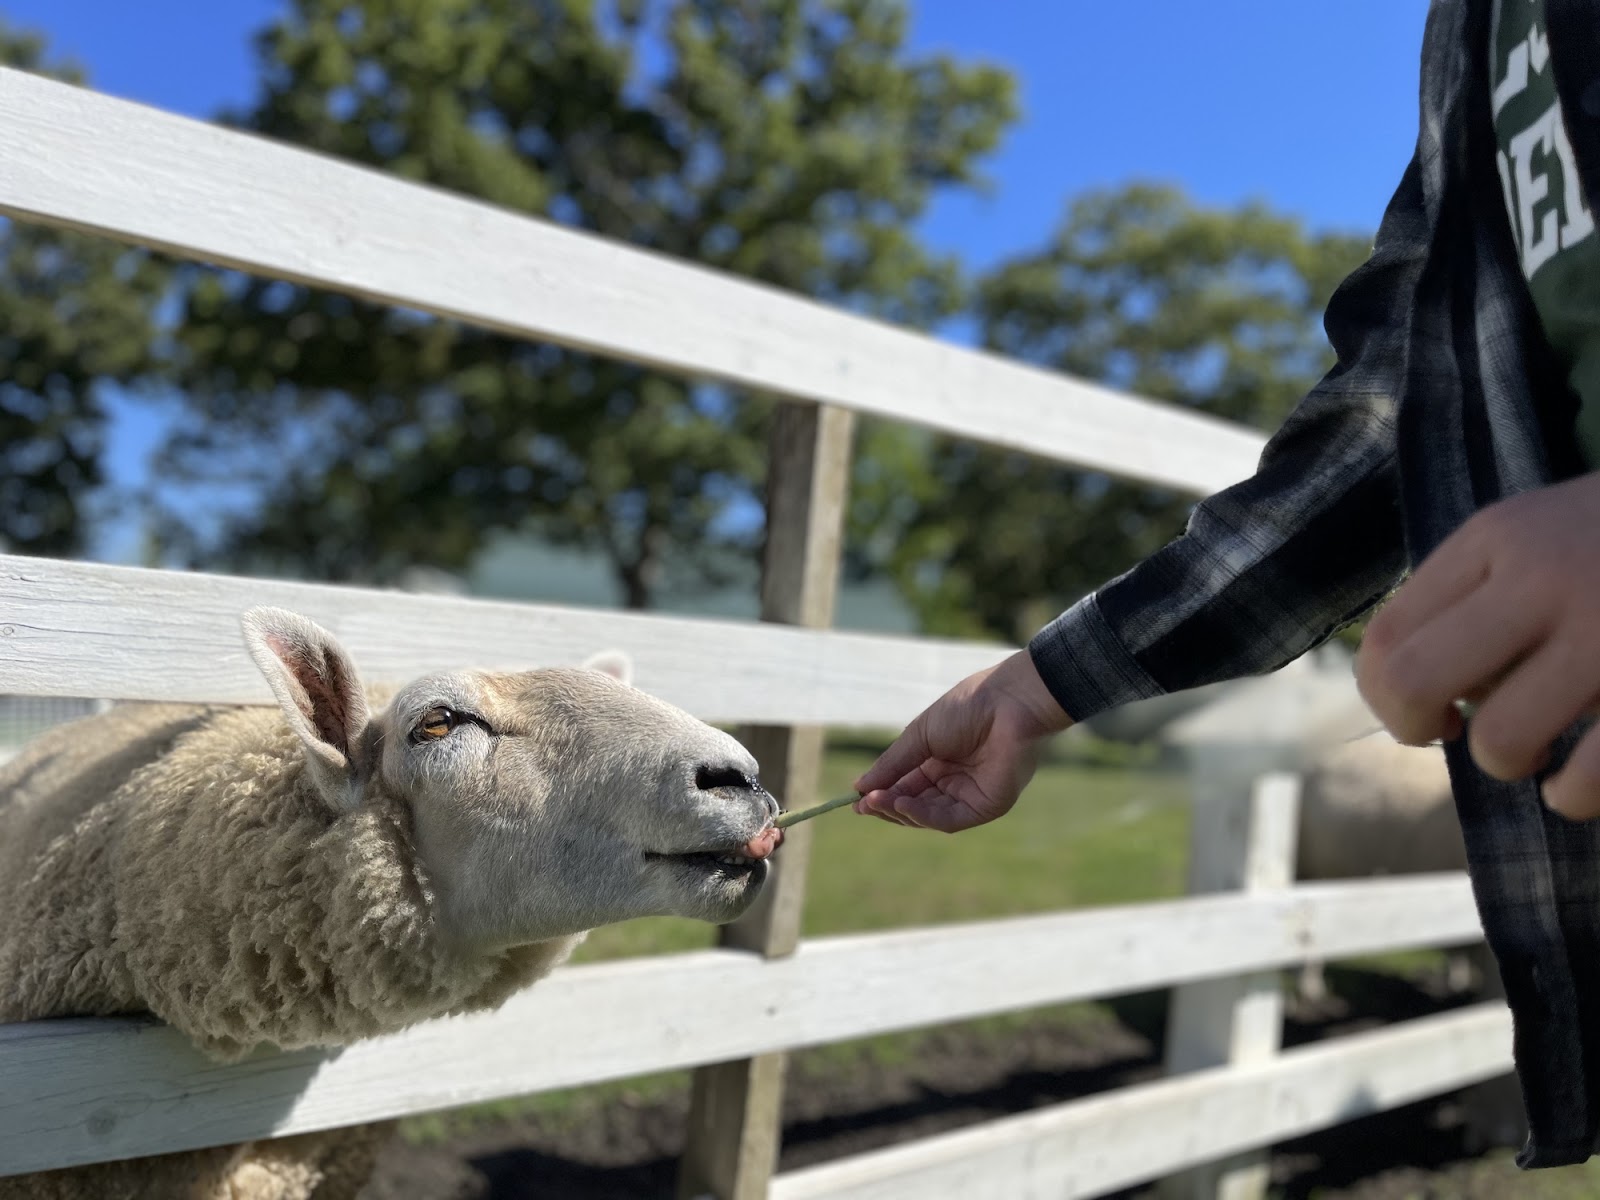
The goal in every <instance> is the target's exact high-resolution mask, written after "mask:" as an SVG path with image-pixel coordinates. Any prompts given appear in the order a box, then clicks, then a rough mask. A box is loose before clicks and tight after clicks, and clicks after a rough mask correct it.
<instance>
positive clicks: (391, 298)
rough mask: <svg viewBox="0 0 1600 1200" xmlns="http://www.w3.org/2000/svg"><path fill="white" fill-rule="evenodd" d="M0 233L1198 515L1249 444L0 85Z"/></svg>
mask: <svg viewBox="0 0 1600 1200" xmlns="http://www.w3.org/2000/svg"><path fill="white" fill-rule="evenodd" d="M0 213H4V214H5V215H8V216H12V217H16V218H19V219H22V220H28V221H38V222H44V223H48V224H53V225H58V226H63V227H66V228H70V229H77V230H83V231H87V232H92V233H99V234H104V235H107V236H111V237H116V238H120V239H123V240H126V241H130V242H135V243H139V244H142V245H148V246H153V247H156V248H158V249H162V250H166V251H169V252H171V253H173V254H177V255H179V256H181V257H184V258H191V259H198V260H201V261H205V262H212V263H217V264H221V265H224V266H230V267H236V268H238V269H240V270H243V271H248V272H251V273H253V274H258V275H266V276H272V277H276V278H281V279H288V280H292V281H295V282H301V283H308V284H315V285H318V286H322V287H327V288H331V289H333V290H335V291H340V292H345V293H349V294H352V295H357V296H362V297H365V298H367V299H371V300H375V301H384V302H389V303H393V304H400V305H404V306H407V307H410V308H416V309H421V310H423V311H426V312H431V313H435V314H438V315H440V316H445V317H453V318H458V319H460V320H463V321H467V322H470V323H472V324H474V325H480V326H484V327H486V328H490V329H497V330H501V331H504V332H507V333H512V334H518V335H522V336H526V337H529V338H535V339H539V340H543V341H549V342H554V343H557V344H560V345H564V346H571V347H575V348H578V349H583V350H592V351H595V352H597V353H601V354H606V355H611V356H613V357H617V358H624V359H628V360H630V361H633V362H637V363H642V364H646V365H651V366H656V367H661V368H664V369H667V370H671V371H676V372H681V373H684V374H688V375H693V376H703V377H706V378H710V379H716V380H721V381H724V382H727V383H731V384H736V385H740V386H746V387H751V388H757V389H760V390H763V391H767V392H774V393H777V394H779V395H783V396H788V397H791V398H794V399H801V400H812V401H818V402H821V403H827V404H837V405H841V406H843V407H845V408H851V409H855V410H857V411H860V412H864V413H873V414H875V415H878V416H883V417H891V418H893V419H895V420H899V421H906V422H910V423H912V424H916V425H922V426H926V427H928V428H931V429H937V430H941V431H943V432H946V433H952V434H957V435H959V436H963V437H970V438H976V439H978V440H981V441H986V442H991V443H995V444H998V445H1004V446H1010V447H1013V448H1016V449H1020V450H1025V451H1028V452H1030V453H1032V454H1037V455H1043V456H1045V457H1049V458H1054V459H1058V460H1060V461H1062V462H1067V463H1074V464H1077V465H1080V466H1084V467H1093V468H1097V469H1100V470H1104V471H1109V472H1111V473H1112V474H1116V475H1121V476H1127V477H1130V478H1134V479H1138V480H1142V481H1146V482H1150V483H1160V484H1166V485H1169V486H1172V487H1176V488H1179V489H1180V490H1184V491H1190V492H1194V493H1199V494H1204V493H1208V492H1211V491H1214V490H1216V489H1217V488H1220V487H1223V486H1226V485H1228V484H1230V483H1233V482H1235V481H1237V480H1239V479H1243V478H1244V477H1246V476H1247V475H1249V474H1251V473H1252V472H1253V471H1254V469H1255V462H1256V458H1257V456H1258V455H1259V453H1260V450H1261V446H1262V443H1263V438H1262V437H1261V435H1260V434H1258V433H1256V432H1254V431H1252V430H1247V429H1244V428H1242V427H1240V426H1237V425H1232V424H1229V423H1226V422H1223V421H1219V420H1215V419H1213V418H1210V417H1206V416H1202V415H1199V414H1196V413H1192V412H1186V411H1184V410H1182V409H1177V408H1174V407H1172V406H1169V405H1161V404H1156V403H1153V402H1150V401H1146V400H1140V399H1135V398H1133V397H1130V396H1126V395H1123V394H1121V393H1118V392H1115V391H1112V390H1111V389H1108V388H1104V387H1099V386H1096V385H1093V384H1089V383H1084V382H1081V381H1077V380H1073V379H1068V378H1066V377H1064V376H1060V375H1056V374H1052V373H1049V372H1045V371H1040V370H1036V369H1034V368H1031V367H1027V366H1023V365H1021V364H1019V363H1015V362H1011V361H1007V360H1005V359H1002V358H999V357H997V356H994V355H989V354H982V353H978V352H975V351H971V350H966V349H962V348H959V347H956V346H952V345H949V344H946V343H942V342H939V341H936V340H934V339H932V338H928V337H924V336H921V335H918V334H914V333H911V332H908V331H906V330H902V329H898V328H895V327H894V326H891V325H887V324H884V323H882V322H878V321H872V320H868V319H866V318H862V317H857V316H852V315H849V314H846V313H843V312H840V311H838V310H836V309H832V308H829V307H827V306H825V305H822V304H817V303H815V302H812V301H809V300H805V299H801V298H799V297H797V296H795V295H792V294H789V293H785V292H782V291H779V290H777V289H774V288H769V287H765V286H761V285H758V284H754V283H750V282H747V281H744V280H740V279H738V278H736V277H734V276H730V275H723V274H719V273H717V272H714V271H710V270H706V269H704V268H701V267H696V266H692V265H689V264H686V263H682V262H677V261H674V260H672V259H668V258H665V257H663V256H660V255H655V254H650V253H646V252H643V251H639V250H633V249H630V248H628V247H626V246H622V245H618V244H616V243H613V242H608V241H606V240H603V239H601V238H597V237H593V236H590V235H586V234H582V233H576V232H573V231H572V230H570V229H563V228H561V227H559V226H557V225H554V224H552V223H550V222H546V221H539V220H535V219H533V218H530V217H524V216H519V215H516V214H513V213H510V212H507V211H505V210H502V209H498V208H494V207H492V206H490V205H487V204H484V203H481V202H478V201H474V200H468V199H465V198H462V197H459V196H453V195H450V194H448V193H445V192H442V191H439V190H436V189H433V188H428V187H423V186H420V185H417V184H414V183H408V182H406V181H404V180H400V179H397V178H394V177H392V176H388V175H384V174H382V173H380V172H377V171H374V170H370V169H367V168H364V167H357V166H353V165H350V164H346V163H342V162H339V161H337V160H335V159H332V158H328V157H325V156H322V155H317V154H313V153H309V152H307V151H303V150H297V149H294V148H292V147H289V146H286V145H282V144H278V143H274V142H270V141H267V140H265V139H262V138H258V137H252V136H249V135H247V134H242V133H238V132H234V131H230V130H225V129H220V128H218V127H216V126H213V125H208V124H205V123H203V122H200V121H194V120H189V119H187V118H184V117H178V116H174V115H171V114H169V113H163V112H160V111H157V110H155V109H151V108H146V107H144V106H142V105H138V104H131V103H128V102H127V101H123V100H115V99H112V98H110V97H108V96H102V95H98V94H96V93H94V92H91V91H88V90H85V89H81V88H75V87H72V86H69V85H67V84H63V83H57V82H55V81H53V80H46V79H41V78H38V77H37V76H33V75H28V74H26V73H23V72H20V71H15V70H9V69H6V70H0Z"/></svg>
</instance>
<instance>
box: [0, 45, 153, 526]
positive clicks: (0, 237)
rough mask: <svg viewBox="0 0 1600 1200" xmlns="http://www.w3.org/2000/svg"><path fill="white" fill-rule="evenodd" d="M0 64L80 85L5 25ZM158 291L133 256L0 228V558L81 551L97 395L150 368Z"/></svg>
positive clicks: (101, 244)
mask: <svg viewBox="0 0 1600 1200" xmlns="http://www.w3.org/2000/svg"><path fill="white" fill-rule="evenodd" d="M0 65H5V66H8V67H18V68H21V69H22V70H26V71H33V72H35V73H38V74H45V75H54V76H55V77H57V78H63V79H67V80H69V81H72V82H77V81H78V78H79V77H78V74H77V72H75V71H73V70H71V69H69V68H66V67H63V66H61V65H59V64H54V63H50V62H48V61H47V60H46V56H45V52H44V47H43V43H42V42H41V41H40V40H39V39H38V38H36V37H31V36H28V35H24V34H18V33H15V32H12V31H10V30H8V29H6V28H5V27H4V25H0ZM161 281H162V274H161V272H160V270H158V269H157V267H156V266H155V265H154V264H153V263H152V262H151V261H150V259H149V258H148V257H147V256H146V255H143V254H141V253H138V252H136V251H131V250H127V249H125V248H123V247H120V246H117V245H115V244H113V243H111V242H106V241H100V240H96V239H91V238H85V237H78V236H74V235H71V234H66V233H61V232H58V231H56V230H53V229H46V228H42V227H40V226H37V225H18V224H12V223H11V222H6V221H0V547H3V548H9V549H13V550H17V551H19V552H22V553H27V554H54V555H62V554H74V553H77V552H79V551H81V550H82V548H83V544H84V539H85V536H86V535H87V533H88V528H89V521H88V517H87V515H86V506H87V504H88V502H89V500H90V496H91V494H92V493H93V492H94V490H95V489H96V488H97V487H98V486H99V485H100V483H101V481H102V469H101V468H102V464H101V453H102V449H103V446H102V443H103V435H104V429H105V423H106V412H105V407H104V405H103V403H102V398H101V394H100V389H101V387H102V386H103V385H104V383H105V382H106V381H107V380H120V381H123V382H131V381H133V380H135V379H137V378H138V377H140V376H142V375H144V374H145V373H146V372H147V371H148V370H149V369H150V366H151V358H150V354H151V348H152V347H153V345H154V344H155V340H156V339H155V327H154V322H153V313H154V311H155V303H156V301H157V299H158V298H159V295H160V289H161Z"/></svg>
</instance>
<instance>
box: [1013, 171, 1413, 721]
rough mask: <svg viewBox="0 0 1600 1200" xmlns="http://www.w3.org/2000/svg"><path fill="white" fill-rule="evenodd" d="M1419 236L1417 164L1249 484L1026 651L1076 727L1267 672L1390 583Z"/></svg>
mask: <svg viewBox="0 0 1600 1200" xmlns="http://www.w3.org/2000/svg"><path fill="white" fill-rule="evenodd" d="M1429 229H1430V222H1429V220H1428V218H1427V214H1426V211H1425V206H1424V202H1423V195H1422V184H1421V172H1420V170H1419V168H1418V164H1417V162H1416V161H1415V160H1413V162H1412V164H1411V166H1410V167H1409V168H1408V169H1407V170H1406V173H1405V175H1404V177H1403V178H1402V179H1401V182H1400V186H1399V188H1398V189H1397V190H1396V192H1395V195H1394V198H1393V200H1391V201H1390V204H1389V207H1388V209H1387V211H1386V212H1385V214H1384V219H1383V223H1382V225H1381V226H1380V228H1379V232H1378V238H1377V241H1376V244H1375V246H1374V248H1373V252H1372V255H1371V256H1370V257H1369V258H1368V260H1367V261H1366V263H1364V264H1363V265H1362V266H1361V267H1360V268H1358V269H1357V270H1356V271H1355V272H1353V273H1352V274H1351V275H1350V276H1349V278H1347V279H1346V280H1345V281H1344V282H1343V283H1342V284H1341V285H1340V287H1339V289H1338V290H1337V292H1335V294H1334V296H1333V299H1332V300H1331V301H1330V303H1329V306H1328V310H1327V315H1326V318H1325V325H1326V328H1327V332H1328V337H1329V340H1330V341H1331V342H1332V344H1333V347H1334V350H1335V353H1336V355H1337V362H1336V365H1335V366H1334V367H1333V369H1332V370H1331V371H1330V372H1329V373H1328V374H1327V375H1326V376H1325V377H1324V378H1323V379H1322V381H1321V382H1320V383H1319V384H1318V385H1317V386H1316V387H1315V388H1314V389H1313V390H1312V391H1311V392H1310V393H1309V394H1308V395H1307V396H1306V397H1305V399H1303V400H1302V401H1301V402H1300V404H1299V405H1298V406H1297V407H1296V408H1295V410H1294V412H1293V413H1291V414H1290V416H1289V419H1288V420H1287V421H1286V422H1285V423H1284V425H1283V427H1282V428H1281V429H1279V430H1278V432H1277V433H1276V434H1275V435H1274V436H1273V437H1272V438H1271V439H1270V441H1269V442H1268V443H1267V446H1266V448H1265V450H1264V451H1263V452H1262V455H1261V459H1260V462H1259V465H1258V467H1257V469H1256V472H1255V474H1254V475H1252V476H1251V477H1250V478H1248V479H1246V480H1244V481H1242V482H1240V483H1238V484H1235V485H1234V486H1232V487H1230V488H1227V489H1225V490H1223V491H1221V492H1218V493H1216V494H1215V495H1213V496H1211V497H1209V498H1207V499H1206V500H1203V501H1201V502H1200V504H1199V505H1197V506H1196V508H1195V509H1194V512H1193V514H1192V515H1191V517H1190V520H1189V522H1188V527H1187V528H1186V530H1185V531H1184V533H1183V534H1182V535H1181V536H1180V537H1178V538H1176V539H1175V540H1174V541H1172V542H1170V543H1168V544H1167V545H1166V546H1164V547H1163V548H1162V549H1160V550H1158V551H1157V552H1156V553H1155V554H1153V555H1151V556H1150V557H1149V558H1147V559H1145V560H1144V561H1143V562H1141V563H1140V564H1139V565H1137V566H1136V567H1134V568H1133V569H1132V570H1130V571H1128V572H1127V573H1126V574H1124V575H1121V576H1119V577H1118V578H1116V579H1114V580H1112V581H1111V582H1110V583H1107V584H1106V585H1104V586H1103V587H1101V588H1100V589H1099V590H1098V591H1096V592H1094V593H1093V594H1092V595H1089V596H1087V597H1085V598H1084V599H1082V600H1080V601H1079V602H1078V603H1077V604H1075V605H1073V606H1072V607H1071V608H1069V609H1068V610H1067V611H1066V612H1065V613H1063V614H1061V616H1059V617H1057V618H1056V619H1055V620H1054V621H1052V622H1051V623H1050V624H1048V625H1046V626H1045V627H1044V628H1043V629H1041V630H1040V631H1039V632H1038V633H1037V634H1036V635H1035V636H1034V637H1033V639H1032V640H1031V641H1030V643H1029V647H1028V648H1029V652H1030V654H1031V656H1032V658H1033V662H1034V665H1035V666H1036V667H1037V668H1038V670H1039V674H1040V675H1041V677H1042V678H1043V679H1044V682H1045V684H1046V685H1047V686H1048V687H1049V688H1050V691H1051V693H1052V694H1053V695H1054V696H1055V698H1056V700H1057V701H1058V702H1059V703H1060V704H1061V706H1062V708H1063V709H1065V711H1066V712H1067V713H1068V715H1070V716H1071V717H1072V718H1073V719H1074V720H1077V721H1082V720H1086V719H1088V718H1089V717H1092V716H1094V715H1095V714H1097V713H1100V712H1103V711H1105V710H1106V709H1109V708H1114V707H1116V706H1118V705H1120V704H1124V703H1127V702H1129V701H1132V700H1140V699H1145V698H1147V697H1150V696H1156V695H1161V694H1163V693H1165V692H1173V691H1180V690H1183V689H1185V688H1191V687H1198V686H1200V685H1201V684H1206V683H1214V682H1217V681H1219V680H1223V679H1234V678H1238V677H1241V676H1244V675H1253V674H1261V673H1264V672H1267V671H1272V670H1276V669H1277V668H1278V667H1281V666H1283V665H1284V664H1285V663H1287V662H1289V661H1291V660H1292V659H1294V658H1296V657H1298V656H1299V655H1301V654H1303V653H1305V651H1307V650H1309V649H1310V648H1311V647H1313V646H1314V645H1316V644H1317V643H1318V642H1320V641H1322V640H1324V639H1325V638H1327V637H1328V636H1329V635H1331V634H1332V633H1334V632H1335V631H1337V630H1338V629H1339V628H1340V627H1341V626H1343V625H1345V624H1348V623H1349V622H1350V621H1352V620H1354V619H1356V618H1357V617H1359V616H1360V615H1361V614H1362V613H1363V612H1364V611H1366V610H1367V609H1368V608H1370V607H1371V606H1372V605H1373V604H1374V603H1376V602H1377V601H1378V600H1379V599H1381V598H1382V597H1383V596H1384V595H1385V594H1386V593H1387V592H1388V591H1389V590H1391V589H1392V588H1393V587H1394V586H1395V585H1396V583H1397V582H1398V581H1399V579H1400V578H1401V576H1402V575H1403V574H1404V571H1405V568H1406V551H1405V535H1404V529H1403V524H1402V517H1401V510H1400V481H1399V470H1398V465H1397V460H1396V436H1395V426H1396V422H1395V414H1396V408H1397V400H1398V395H1399V392H1400V390H1401V386H1402V381H1403V378H1404V373H1405V370H1406V365H1407V350H1408V345H1409V336H1408V335H1409V330H1410V323H1411V314H1412V310H1413V307H1414V297H1415V294H1416V290H1417V284H1418V282H1419V280H1420V279H1421V277H1422V274H1423V272H1424V270H1425V267H1426V263H1427V258H1428V249H1429V247H1430V245H1431V243H1432V238H1431V237H1430V236H1429V232H1428V231H1429Z"/></svg>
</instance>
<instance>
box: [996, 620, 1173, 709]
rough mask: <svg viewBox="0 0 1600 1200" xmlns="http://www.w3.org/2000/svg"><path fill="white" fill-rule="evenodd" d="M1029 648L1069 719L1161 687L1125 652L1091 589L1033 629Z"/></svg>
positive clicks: (1145, 697)
mask: <svg viewBox="0 0 1600 1200" xmlns="http://www.w3.org/2000/svg"><path fill="white" fill-rule="evenodd" d="M1028 654H1029V656H1030V657H1031V658H1032V659H1033V666H1034V669H1035V670H1036V671H1038V672H1039V677H1040V678H1041V679H1043V680H1044V684H1045V686H1046V687H1047V688H1049V689H1050V694H1051V695H1052V696H1054V697H1055V698H1056V703H1057V704H1059V705H1061V708H1062V710H1063V711H1064V712H1065V713H1066V714H1067V716H1069V717H1071V718H1072V719H1073V721H1074V722H1078V721H1087V720H1088V719H1089V718H1090V717H1093V716H1096V715H1098V714H1100V713H1102V712H1105V711H1106V710H1107V709H1110V708H1117V707H1118V706H1120V705H1123V704H1128V703H1130V702H1132V701H1134V700H1148V699H1149V698H1150V697H1151V696H1160V695H1163V694H1164V693H1165V689H1164V688H1163V687H1161V685H1160V684H1158V683H1157V682H1156V681H1155V680H1154V679H1152V678H1150V676H1149V675H1148V674H1147V673H1146V672H1145V669H1144V668H1143V667H1141V666H1140V665H1139V664H1138V662H1137V661H1136V660H1135V659H1134V657H1133V655H1132V654H1130V653H1129V652H1128V648H1127V647H1126V646H1125V645H1124V644H1123V642H1122V639H1121V638H1120V637H1118V636H1117V634H1116V631H1115V630H1113V629H1112V628H1111V625H1110V623H1109V622H1108V621H1107V620H1106V619H1105V615H1104V614H1103V613H1102V612H1101V611H1100V604H1099V601H1098V600H1097V599H1096V598H1095V597H1094V596H1093V595H1088V596H1085V597H1084V598H1083V599H1082V600H1079V601H1078V602H1077V603H1076V604H1074V605H1073V606H1072V607H1071V608H1069V609H1067V611H1066V612H1064V613H1062V614H1061V615H1060V616H1059V617H1057V618H1056V619H1055V620H1054V621H1051V622H1050V624H1048V625H1046V626H1045V627H1044V628H1043V629H1041V630H1039V632H1038V633H1036V634H1034V635H1033V639H1032V640H1031V641H1030V642H1029V643H1028Z"/></svg>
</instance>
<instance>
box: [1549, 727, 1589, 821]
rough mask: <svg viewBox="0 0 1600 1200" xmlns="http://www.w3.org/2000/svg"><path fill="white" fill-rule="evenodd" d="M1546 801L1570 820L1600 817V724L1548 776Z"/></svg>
mask: <svg viewBox="0 0 1600 1200" xmlns="http://www.w3.org/2000/svg"><path fill="white" fill-rule="evenodd" d="M1544 802H1545V803H1546V804H1548V805H1549V806H1550V807H1551V808H1552V809H1554V810H1555V811H1556V812H1558V813H1560V814H1561V815H1562V816H1564V817H1566V818H1567V819H1568V820H1570V821H1587V820H1590V819H1591V818H1593V817H1600V726H1596V727H1595V728H1594V729H1591V730H1590V731H1589V732H1588V734H1587V735H1585V737H1584V738H1583V740H1582V741H1580V742H1579V743H1578V745H1577V747H1576V748H1575V749H1574V750H1573V751H1572V754H1571V756H1570V757H1569V758H1568V759H1567V761H1566V764H1565V765H1564V766H1563V767H1562V768H1561V770H1560V771H1558V772H1557V773H1556V774H1554V775H1552V776H1551V777H1550V778H1549V779H1547V780H1545V783H1544Z"/></svg>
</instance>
